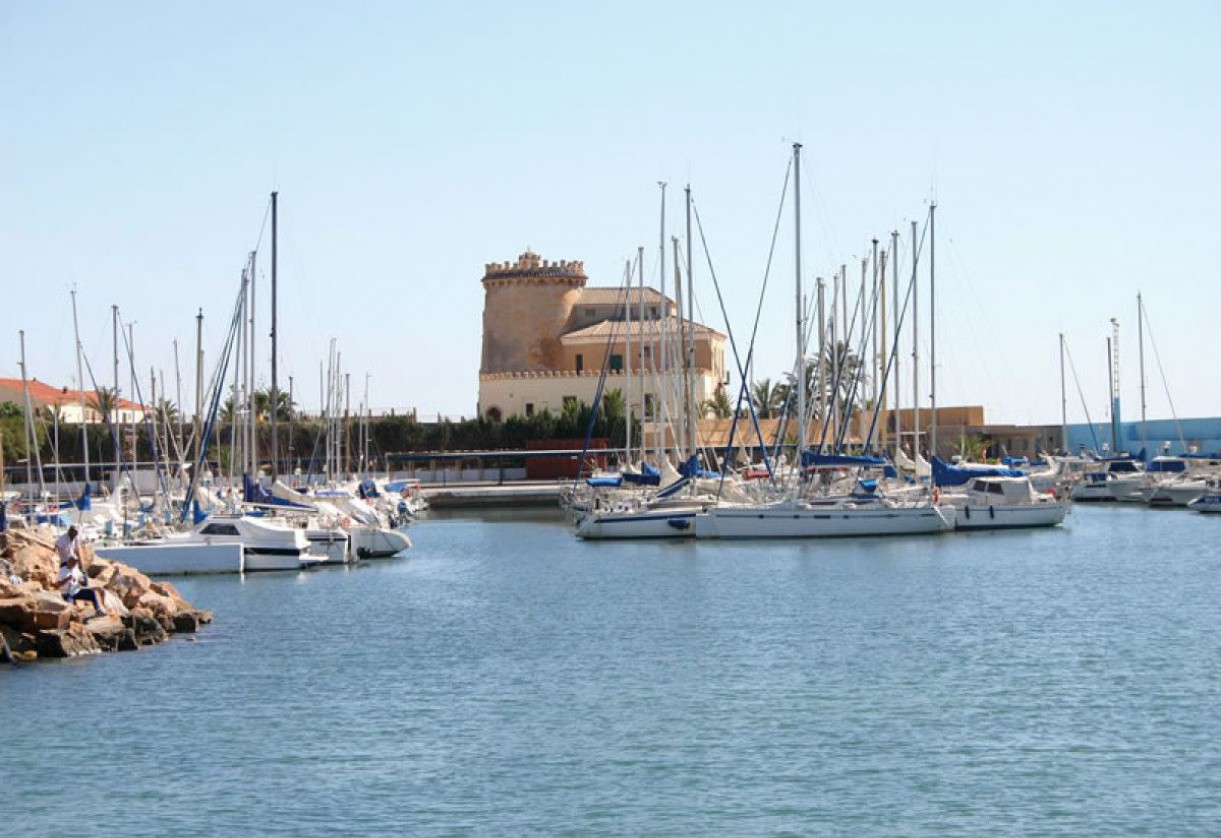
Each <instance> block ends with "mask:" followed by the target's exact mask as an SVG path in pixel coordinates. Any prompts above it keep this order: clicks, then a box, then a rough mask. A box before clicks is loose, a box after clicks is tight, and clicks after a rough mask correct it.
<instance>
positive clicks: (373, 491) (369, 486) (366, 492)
mask: <svg viewBox="0 0 1221 838" xmlns="http://www.w3.org/2000/svg"><path fill="white" fill-rule="evenodd" d="M356 494H358V495H359V496H360V498H361V500H368V499H369V498H375V497H378V491H377V484H376V483H374V482H373V481H372V480H371V479H369V478H367V477H366V478H365V479H364V480H362V481H360V485H359V486H357V487H356Z"/></svg>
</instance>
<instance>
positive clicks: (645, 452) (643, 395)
mask: <svg viewBox="0 0 1221 838" xmlns="http://www.w3.org/2000/svg"><path fill="white" fill-rule="evenodd" d="M636 275H637V277H639V280H640V282H639V288H640V291H639V295H638V296H637V298H636V302H637V305H638V306H639V309H638V310H637V312H636V314H637V318H636V319H637V321H638V322H637V324H636V326H637V328H639V329H640V333H639V337H640V459H641V461H644V460H646V459H647V458H648V456H649V449H648V446H647V445H646V444H645V441H644V420H645V419H647V418H648V407H649V393H648V389H649V382H648V378H646V377H645V372H646V370H645V367H644V338H645V336H644V247H638V248H636ZM653 436H654V439H653V443H654V445H656V443H657V439H656V436H657V432H656V430H654V432H653Z"/></svg>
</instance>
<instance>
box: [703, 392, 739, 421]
mask: <svg viewBox="0 0 1221 838" xmlns="http://www.w3.org/2000/svg"><path fill="white" fill-rule="evenodd" d="M700 412H701V413H703V414H704V415H705V416H707V415H708V414H709V413H711V414H712V415H713V416H715V417H716V418H717V419H728V418H729V417H730V416H733V405H732V404H730V403H729V394H728V393H726V392H725V385H724V384H718V385H717V388H716V390H715V391H713V393H712V398H710V399H705V400H704V402H703V404H701V405H700Z"/></svg>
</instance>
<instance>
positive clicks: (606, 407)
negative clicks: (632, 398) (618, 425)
mask: <svg viewBox="0 0 1221 838" xmlns="http://www.w3.org/2000/svg"><path fill="white" fill-rule="evenodd" d="M626 413H627V402H626V401H624V398H623V391H622V390H620V389H618V388H615V389H611V390H607V391H606V392H605V393H603V394H602V415H603V416H605V417H606V421H607V422H611V423H613V422H616V421H618V420H620V419H622V418H623V417H624V415H625V414H626Z"/></svg>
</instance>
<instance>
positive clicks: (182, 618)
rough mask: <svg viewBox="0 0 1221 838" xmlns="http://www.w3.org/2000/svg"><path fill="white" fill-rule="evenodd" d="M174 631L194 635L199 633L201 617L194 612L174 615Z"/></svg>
mask: <svg viewBox="0 0 1221 838" xmlns="http://www.w3.org/2000/svg"><path fill="white" fill-rule="evenodd" d="M174 631H176V632H180V633H183V634H194V633H195V632H197V631H199V615H198V614H197V613H196V612H194V611H180V612H178V613H177V614H175V615H174Z"/></svg>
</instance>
